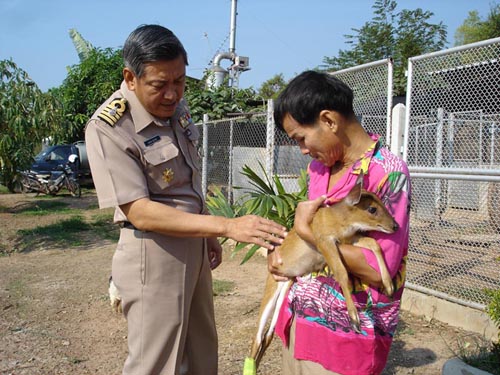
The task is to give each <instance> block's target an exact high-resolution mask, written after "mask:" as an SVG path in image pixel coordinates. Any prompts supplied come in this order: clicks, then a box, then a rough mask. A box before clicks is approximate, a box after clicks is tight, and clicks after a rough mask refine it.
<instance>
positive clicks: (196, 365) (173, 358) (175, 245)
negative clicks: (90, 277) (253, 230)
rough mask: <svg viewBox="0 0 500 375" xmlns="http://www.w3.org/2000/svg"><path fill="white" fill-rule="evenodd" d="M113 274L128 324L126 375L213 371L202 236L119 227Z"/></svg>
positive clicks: (208, 288) (214, 337) (212, 334)
mask: <svg viewBox="0 0 500 375" xmlns="http://www.w3.org/2000/svg"><path fill="white" fill-rule="evenodd" d="M112 276H113V281H114V282H115V284H116V286H117V288H118V291H119V292H120V294H121V297H122V306H123V313H124V315H125V318H126V319H127V324H128V349H129V353H128V357H127V359H126V361H125V365H124V368H123V374H127V375H154V374H162V375H184V374H189V375H216V374H217V361H218V358H217V344H218V343H217V332H216V328H215V318H214V306H213V295H212V274H211V270H210V266H209V263H208V256H207V251H206V246H205V240H204V239H202V238H175V237H166V236H163V235H160V234H157V233H153V232H141V231H138V230H134V229H129V228H123V229H121V231H120V240H119V242H118V246H117V249H116V251H115V254H114V256H113V264H112Z"/></svg>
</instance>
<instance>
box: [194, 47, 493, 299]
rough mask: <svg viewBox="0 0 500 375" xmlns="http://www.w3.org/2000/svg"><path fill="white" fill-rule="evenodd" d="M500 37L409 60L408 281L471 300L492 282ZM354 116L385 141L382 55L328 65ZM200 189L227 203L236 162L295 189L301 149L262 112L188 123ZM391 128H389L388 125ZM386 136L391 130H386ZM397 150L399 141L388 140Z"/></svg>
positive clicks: (236, 182)
mask: <svg viewBox="0 0 500 375" xmlns="http://www.w3.org/2000/svg"><path fill="white" fill-rule="evenodd" d="M498 56H500V38H497V39H493V40H489V41H485V42H482V43H476V44H473V45H468V46H463V47H459V48H453V49H450V50H446V51H442V52H439V53H433V54H427V55H424V56H419V57H414V58H411V59H410V60H409V66H408V68H409V69H408V90H407V100H406V102H407V107H406V124H405V130H404V134H405V137H404V147H403V156H404V158H405V160H407V162H408V165H409V167H410V172H411V175H412V185H413V198H412V210H411V222H410V225H411V229H410V230H411V233H410V250H409V259H408V275H407V280H408V287H410V288H413V289H417V290H419V291H422V292H424V293H426V294H431V295H436V296H438V297H441V298H445V299H448V300H451V301H454V302H458V303H461V304H465V305H468V306H471V307H474V308H478V309H483V308H484V304H485V303H486V302H487V298H486V295H485V293H484V289H486V288H490V289H498V288H500V267H499V263H498V259H499V257H500V239H499V232H500V213H499V212H500V203H499V202H500V152H499V151H500V94H499V90H500V79H499V78H500V76H499V75H500V73H499V72H500V66H499V65H500V61H499V60H498ZM334 74H335V75H336V76H338V77H339V78H340V79H341V80H343V81H344V82H346V83H347V84H348V85H349V86H350V87H351V88H352V89H353V91H354V100H355V102H354V107H355V112H356V115H357V116H358V117H359V118H360V120H361V123H362V124H363V126H364V127H365V129H366V130H367V131H369V132H374V133H378V134H380V135H381V136H382V141H383V142H384V141H385V143H386V144H390V143H391V141H394V140H391V133H392V129H391V108H392V62H391V60H383V61H379V62H375V63H371V64H365V65H362V66H359V67H355V68H351V69H346V70H343V71H339V72H335V73H334ZM198 126H199V128H200V133H202V134H203V136H202V140H201V141H200V145H201V146H202V147H201V152H202V154H203V181H204V191H205V193H206V192H207V191H209V190H210V187H211V186H213V185H217V186H218V187H220V188H221V189H222V190H223V191H224V192H225V193H226V195H227V197H228V198H229V199H230V201H231V202H234V201H235V200H236V199H237V198H238V192H239V191H240V190H235V189H234V186H241V187H248V181H245V179H244V177H243V176H242V175H241V173H240V172H241V170H242V167H243V166H244V165H248V166H250V167H251V168H252V169H253V170H254V171H256V172H258V173H261V167H262V168H263V169H264V170H265V171H266V173H267V174H268V176H272V175H278V176H279V177H280V179H281V181H282V182H283V183H284V185H285V187H287V188H288V189H289V191H296V190H297V189H298V187H297V178H298V176H299V172H300V169H305V168H306V166H307V163H308V162H309V160H310V159H309V157H308V156H304V155H301V153H300V150H299V148H298V146H297V145H296V144H295V143H294V141H292V140H290V139H289V138H288V137H287V136H286V134H284V133H283V132H281V131H280V130H277V129H275V127H274V121H273V120H272V102H270V103H269V106H268V111H267V113H262V114H253V115H247V116H241V117H235V118H231V119H225V120H221V121H212V122H210V121H208V120H206V121H205V122H204V123H203V124H198ZM394 128H395V130H396V135H397V129H396V128H397V127H396V126H394ZM394 138H396V137H394ZM396 149H397V150H399V148H396Z"/></svg>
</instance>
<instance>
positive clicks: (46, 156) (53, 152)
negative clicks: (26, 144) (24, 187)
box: [35, 146, 71, 163]
mask: <svg viewBox="0 0 500 375" xmlns="http://www.w3.org/2000/svg"><path fill="white" fill-rule="evenodd" d="M70 153H71V147H70V146H51V147H48V148H46V149H45V150H42V151H41V152H40V153H39V154H38V155H36V156H35V161H36V162H39V163H40V162H44V161H49V160H55V161H66V160H68V156H69V154H70Z"/></svg>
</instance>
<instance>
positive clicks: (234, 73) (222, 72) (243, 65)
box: [207, 0, 250, 88]
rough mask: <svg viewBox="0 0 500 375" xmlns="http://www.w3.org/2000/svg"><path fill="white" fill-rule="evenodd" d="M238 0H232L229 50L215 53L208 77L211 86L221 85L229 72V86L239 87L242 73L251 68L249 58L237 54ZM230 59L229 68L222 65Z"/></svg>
mask: <svg viewBox="0 0 500 375" xmlns="http://www.w3.org/2000/svg"><path fill="white" fill-rule="evenodd" d="M237 14H238V11H237V0H231V24H230V30H229V32H230V34H229V51H228V52H221V53H218V54H217V55H215V57H214V60H213V64H212V67H211V68H210V70H211V74H210V76H209V78H208V82H207V84H208V86H209V87H219V86H221V85H222V84H223V82H224V80H225V78H226V77H227V75H228V74H229V87H233V88H238V84H239V77H240V74H241V73H242V72H244V71H247V70H250V67H249V58H248V57H244V56H239V55H237V54H236V16H237ZM224 59H225V60H230V61H231V62H232V65H231V66H230V67H229V68H228V69H224V68H222V67H221V65H220V62H221V60H224Z"/></svg>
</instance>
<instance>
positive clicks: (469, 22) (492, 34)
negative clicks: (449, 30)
mask: <svg viewBox="0 0 500 375" xmlns="http://www.w3.org/2000/svg"><path fill="white" fill-rule="evenodd" d="M499 36H500V4H496V5H491V7H490V12H489V14H488V16H487V17H486V19H485V20H484V21H483V20H481V17H479V13H478V11H477V10H472V11H470V12H469V16H468V17H467V18H466V19H465V20H464V22H463V24H462V25H460V26H459V27H458V28H457V31H456V32H455V46H461V45H464V44H469V43H474V42H479V41H481V40H485V39H491V38H496V37H499Z"/></svg>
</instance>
